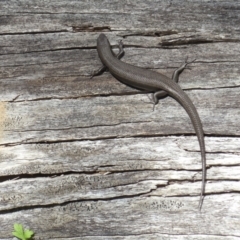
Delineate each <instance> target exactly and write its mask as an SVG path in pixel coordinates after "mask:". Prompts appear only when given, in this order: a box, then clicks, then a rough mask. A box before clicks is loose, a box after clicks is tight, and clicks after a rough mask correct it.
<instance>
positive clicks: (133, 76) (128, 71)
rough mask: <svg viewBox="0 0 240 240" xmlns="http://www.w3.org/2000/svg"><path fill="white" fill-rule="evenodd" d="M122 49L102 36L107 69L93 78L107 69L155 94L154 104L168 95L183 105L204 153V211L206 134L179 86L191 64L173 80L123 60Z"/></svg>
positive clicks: (99, 47) (99, 45) (100, 46)
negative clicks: (181, 75) (179, 80)
mask: <svg viewBox="0 0 240 240" xmlns="http://www.w3.org/2000/svg"><path fill="white" fill-rule="evenodd" d="M119 49H120V51H119V53H118V55H117V56H115V54H114V53H113V51H112V49H111V46H110V43H109V41H108V39H107V37H106V36H105V35H104V34H103V33H101V34H100V35H99V37H98V39H97V51H98V55H99V57H100V59H101V61H102V63H103V65H104V66H103V67H102V68H101V69H100V70H99V71H97V72H95V73H94V74H93V76H95V75H98V74H99V73H100V72H102V71H104V70H105V69H106V68H107V69H108V70H109V72H110V73H111V74H112V75H113V76H114V77H115V78H117V79H118V80H119V81H121V82H123V83H125V84H127V85H129V86H132V87H134V88H137V89H142V90H148V91H151V92H153V101H154V104H157V103H158V99H159V97H162V96H165V95H167V94H168V95H170V96H171V97H173V98H174V99H175V100H176V101H178V102H179V103H180V104H181V105H182V106H183V108H184V109H185V110H186V112H187V113H188V115H189V117H190V119H191V121H192V124H193V127H194V129H195V132H196V135H197V138H198V142H199V145H200V150H201V158H202V187H201V195H200V200H199V206H198V208H199V210H201V207H202V203H203V198H204V193H205V181H206V153H205V142H204V132H203V127H202V123H201V120H200V118H199V115H198V113H197V110H196V108H195V106H194V105H193V103H192V101H191V99H190V98H189V97H188V96H187V94H186V93H185V92H184V91H183V90H182V89H181V88H180V86H179V85H178V84H177V83H176V82H177V80H178V77H179V74H180V73H181V72H182V71H183V69H184V68H185V67H186V66H187V64H189V62H187V61H185V63H184V64H183V65H182V66H181V67H180V68H179V69H177V70H176V71H175V72H174V74H173V79H170V78H168V77H167V76H164V75H162V74H160V73H157V72H154V71H151V70H147V69H144V68H140V67H136V66H133V65H130V64H127V63H124V62H122V61H120V60H119V58H120V57H121V56H122V54H123V50H122V45H120V47H119Z"/></svg>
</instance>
